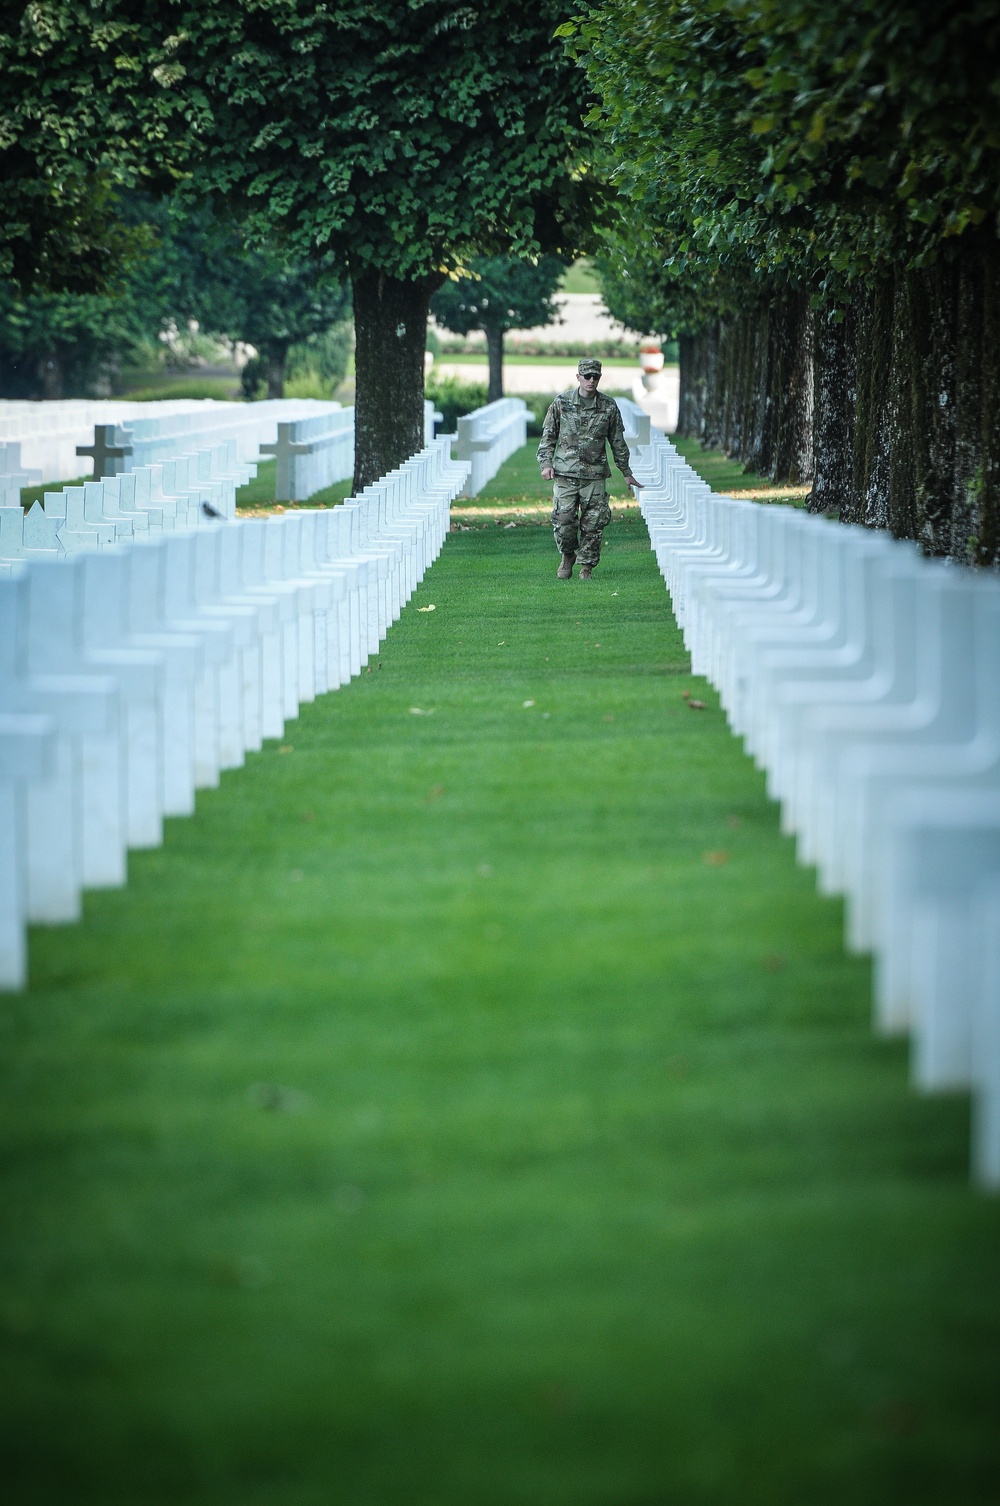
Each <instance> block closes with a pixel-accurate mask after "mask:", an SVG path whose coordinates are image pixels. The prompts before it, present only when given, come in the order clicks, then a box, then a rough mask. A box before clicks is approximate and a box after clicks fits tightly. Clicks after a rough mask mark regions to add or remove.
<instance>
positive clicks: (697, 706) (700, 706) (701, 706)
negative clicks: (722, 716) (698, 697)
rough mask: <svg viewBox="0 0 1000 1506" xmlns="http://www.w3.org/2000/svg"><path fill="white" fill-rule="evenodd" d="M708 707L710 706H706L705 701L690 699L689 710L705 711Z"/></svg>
mask: <svg viewBox="0 0 1000 1506" xmlns="http://www.w3.org/2000/svg"><path fill="white" fill-rule="evenodd" d="M707 709H708V708H707V707H706V704H705V702H704V701H695V700H690V701H688V710H689V711H705V710H707Z"/></svg>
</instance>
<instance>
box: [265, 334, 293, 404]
mask: <svg viewBox="0 0 1000 1506" xmlns="http://www.w3.org/2000/svg"><path fill="white" fill-rule="evenodd" d="M288 344H289V342H288V341H287V340H275V341H273V342H272V343H271V344H269V345H268V346H267V348H266V350H265V351H264V376H265V378H266V380H267V395H268V397H269V398H279V397H284V395H285V362H286V361H287V360H288Z"/></svg>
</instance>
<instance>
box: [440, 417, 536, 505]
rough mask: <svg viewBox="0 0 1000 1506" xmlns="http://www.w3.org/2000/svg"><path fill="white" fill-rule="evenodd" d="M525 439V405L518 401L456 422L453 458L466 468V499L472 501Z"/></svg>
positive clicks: (526, 424)
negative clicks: (467, 475)
mask: <svg viewBox="0 0 1000 1506" xmlns="http://www.w3.org/2000/svg"><path fill="white" fill-rule="evenodd" d="M527 437H528V405H527V404H526V403H525V401H524V399H523V398H520V397H502V398H499V399H498V401H497V402H495V403H487V404H486V406H485V407H483V408H476V409H474V410H473V412H472V413H466V414H465V415H464V416H463V417H462V418H460V419H459V420H458V435H457V438H456V441H455V445H454V451H455V458H456V459H457V460H464V461H467V462H468V464H469V480H468V483H467V484H466V488H465V496H467V497H475V496H478V494H479V493H480V492H481V491H482V489H483V487H484V486H485V485H486V483H487V482H488V481H492V480H493V477H494V476H495V475H496V473H497V471H498V470H499V469H500V467H501V466H502V465H503V463H504V461H505V460H506V459H508V457H509V456H511V455H513V453H514V451H515V450H519V449H520V448H521V446H522V445H523V444H524V443H525V441H526V440H527Z"/></svg>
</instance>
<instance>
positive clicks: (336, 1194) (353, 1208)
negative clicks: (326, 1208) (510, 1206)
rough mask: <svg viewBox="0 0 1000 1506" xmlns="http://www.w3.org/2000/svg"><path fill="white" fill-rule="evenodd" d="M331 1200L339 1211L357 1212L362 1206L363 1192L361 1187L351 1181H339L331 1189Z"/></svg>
mask: <svg viewBox="0 0 1000 1506" xmlns="http://www.w3.org/2000/svg"><path fill="white" fill-rule="evenodd" d="M333 1201H334V1203H335V1204H336V1205H337V1209H338V1211H339V1212H341V1213H357V1212H359V1210H360V1209H361V1208H362V1207H363V1206H364V1201H365V1194H364V1191H363V1190H362V1188H360V1187H355V1186H354V1184H353V1183H352V1182H341V1183H340V1185H339V1186H337V1187H335V1188H334V1189H333Z"/></svg>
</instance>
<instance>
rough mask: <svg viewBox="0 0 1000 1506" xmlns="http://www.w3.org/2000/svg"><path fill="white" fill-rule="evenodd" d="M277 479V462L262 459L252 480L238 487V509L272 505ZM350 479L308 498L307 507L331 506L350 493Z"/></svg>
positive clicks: (338, 482)
mask: <svg viewBox="0 0 1000 1506" xmlns="http://www.w3.org/2000/svg"><path fill="white" fill-rule="evenodd" d="M277 479H278V462H277V461H276V460H262V461H261V462H260V464H259V465H258V466H257V474H256V476H255V477H254V478H253V480H252V481H248V482H247V484H246V485H245V486H241V487H239V488H238V490H237V492H236V506H237V508H238V509H239V510H241V511H242V510H244V509H246V508H262V507H273V506H274V489H275V483H276V482H277ZM352 484H353V483H352V480H351V478H348V480H346V481H336V482H334V484H333V486H328V487H325V488H324V489H323V491H321V492H316V493H315V495H314V496H312V497H310V498H309V501H308V504H307V505H308V506H309V507H333V506H335V505H336V503H338V502H343V501H344V500H345V498H347V497H349V496H350V495H351V487H352Z"/></svg>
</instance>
